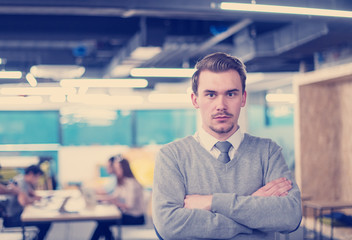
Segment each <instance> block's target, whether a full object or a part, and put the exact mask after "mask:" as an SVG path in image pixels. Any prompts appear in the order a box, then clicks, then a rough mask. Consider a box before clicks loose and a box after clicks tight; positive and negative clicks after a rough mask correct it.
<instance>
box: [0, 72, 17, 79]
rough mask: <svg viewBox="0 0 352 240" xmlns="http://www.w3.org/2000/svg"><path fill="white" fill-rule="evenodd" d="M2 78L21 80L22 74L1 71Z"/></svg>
mask: <svg viewBox="0 0 352 240" xmlns="http://www.w3.org/2000/svg"><path fill="white" fill-rule="evenodd" d="M0 78H11V79H20V78H22V72H20V71H0Z"/></svg>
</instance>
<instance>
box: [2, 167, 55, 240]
mask: <svg viewBox="0 0 352 240" xmlns="http://www.w3.org/2000/svg"><path fill="white" fill-rule="evenodd" d="M41 176H43V171H42V170H41V169H40V167H39V166H37V165H31V166H29V167H27V168H26V169H25V171H24V175H22V174H21V175H17V176H16V177H14V179H13V184H15V185H16V186H17V187H18V189H19V193H18V196H13V197H11V198H10V202H9V204H8V206H7V209H6V216H4V222H3V225H4V226H5V227H20V226H22V221H21V214H22V212H23V209H24V207H25V206H26V205H28V204H32V203H34V202H35V201H37V200H39V199H40V197H39V196H37V195H36V194H35V188H36V185H37V184H38V181H39V179H40V177H41ZM31 226H35V227H37V228H38V229H39V232H38V235H37V238H36V239H37V240H43V239H45V236H46V234H47V232H48V231H49V229H50V226H51V223H38V224H33V225H31Z"/></svg>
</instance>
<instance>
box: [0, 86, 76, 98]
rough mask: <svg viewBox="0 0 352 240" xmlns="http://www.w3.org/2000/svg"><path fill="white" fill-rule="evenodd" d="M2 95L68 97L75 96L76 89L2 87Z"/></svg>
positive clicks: (0, 90) (0, 91)
mask: <svg viewBox="0 0 352 240" xmlns="http://www.w3.org/2000/svg"><path fill="white" fill-rule="evenodd" d="M0 93H1V94H2V95H24V96H26V95H53V94H55V95H59V94H61V95H68V94H75V93H76V89H75V88H73V87H71V88H64V87H63V88H61V87H36V88H31V87H4V88H1V89H0Z"/></svg>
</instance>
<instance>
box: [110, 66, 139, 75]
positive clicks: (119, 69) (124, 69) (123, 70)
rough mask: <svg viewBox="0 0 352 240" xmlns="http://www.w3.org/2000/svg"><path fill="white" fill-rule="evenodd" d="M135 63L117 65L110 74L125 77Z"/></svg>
mask: <svg viewBox="0 0 352 240" xmlns="http://www.w3.org/2000/svg"><path fill="white" fill-rule="evenodd" d="M134 67H135V65H118V66H116V67H114V68H113V70H112V71H111V75H112V76H114V77H125V76H128V75H130V71H131V69H132V68H134Z"/></svg>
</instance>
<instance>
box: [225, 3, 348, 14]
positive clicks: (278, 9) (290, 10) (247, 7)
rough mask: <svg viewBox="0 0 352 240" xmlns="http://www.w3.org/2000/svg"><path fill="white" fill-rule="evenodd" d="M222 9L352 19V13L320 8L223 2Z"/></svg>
mask: <svg viewBox="0 0 352 240" xmlns="http://www.w3.org/2000/svg"><path fill="white" fill-rule="evenodd" d="M220 8H221V9H223V10H233V11H247V12H264V13H282V14H296V15H310V16H325V17H341V18H352V12H351V11H341V10H330V9H319V8H305V7H289V6H278V5H263V4H248V3H234V2H222V3H220Z"/></svg>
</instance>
